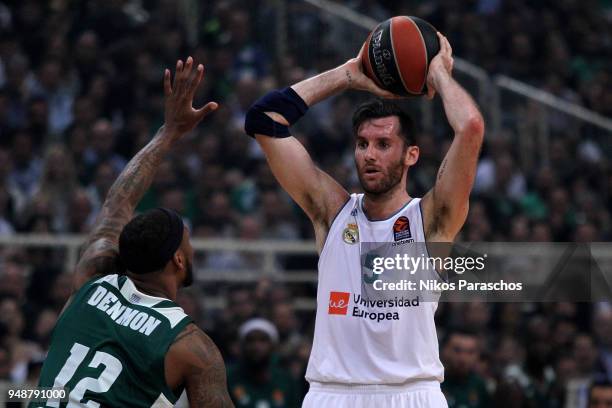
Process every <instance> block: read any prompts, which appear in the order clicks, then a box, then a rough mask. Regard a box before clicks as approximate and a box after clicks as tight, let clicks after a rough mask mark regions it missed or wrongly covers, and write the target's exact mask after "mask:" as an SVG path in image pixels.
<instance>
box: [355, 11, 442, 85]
mask: <svg viewBox="0 0 612 408" xmlns="http://www.w3.org/2000/svg"><path fill="white" fill-rule="evenodd" d="M436 32H437V30H436V29H435V28H434V26H432V25H431V24H429V23H428V22H427V21H425V20H423V19H420V18H418V17H412V16H396V17H392V18H390V19H388V20H385V21H383V22H382V23H380V24H379V25H378V26H376V28H375V29H374V30H372V32H371V33H370V34H369V35H368V38H367V40H366V41H365V44H364V46H363V47H362V51H361V52H363V53H364V55H363V58H362V61H363V68H364V72H365V74H366V75H367V76H368V77H370V78H371V79H372V80H374V82H376V84H377V85H378V86H379V87H381V88H383V89H386V90H388V91H390V92H393V93H394V94H396V95H400V96H416V95H423V94H425V93H427V70H428V68H429V63H430V62H431V60H432V59H433V57H435V56H436V54H437V53H438V51H439V50H440V43H439V41H438V36H437V35H436Z"/></svg>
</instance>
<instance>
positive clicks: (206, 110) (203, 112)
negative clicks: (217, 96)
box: [196, 102, 219, 120]
mask: <svg viewBox="0 0 612 408" xmlns="http://www.w3.org/2000/svg"><path fill="white" fill-rule="evenodd" d="M218 107H219V104H218V103H217V102H208V103H207V104H206V105H204V106H202V107H201V108H200V109H196V113H197V115H198V117H199V118H200V120H201V119H202V118H204V117H205V116H207V115H208V114H210V113H212V112H214V111H215V110H217V108H218Z"/></svg>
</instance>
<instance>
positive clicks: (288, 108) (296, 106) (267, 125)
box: [244, 87, 308, 138]
mask: <svg viewBox="0 0 612 408" xmlns="http://www.w3.org/2000/svg"><path fill="white" fill-rule="evenodd" d="M307 110H308V105H306V102H304V100H303V99H302V98H301V97H300V96H299V95H298V94H297V93H296V92H295V91H294V90H293V89H291V88H290V87H287V88H285V89H283V90H280V91H279V90H275V91H272V92H269V93H267V94H266V95H264V96H262V97H261V98H259V99H258V100H257V101H256V102H255V103H254V104H253V105H251V107H250V108H249V110H248V111H247V114H246V118H245V121H244V130H245V132H246V133H247V134H248V135H249V136H251V137H254V136H255V134H256V133H257V134H261V135H266V136H271V137H278V138H282V137H287V136H289V135H290V133H289V127H288V126H285V125H283V124H281V123H278V122H276V121H275V120H273V119H272V118H270V117H269V116H268V115H266V114H265V112H276V113H278V114H280V115H282V116H283V117H284V118H285V119H286V120H287V122H289V125H290V126H291V125H293V124H294V123H295V122H297V121H298V120H299V119H300V118H301V117H302V116H304V114H305V113H306V111H307Z"/></svg>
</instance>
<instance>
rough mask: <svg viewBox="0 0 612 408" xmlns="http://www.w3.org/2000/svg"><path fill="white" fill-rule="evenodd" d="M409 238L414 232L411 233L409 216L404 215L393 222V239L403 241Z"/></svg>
mask: <svg viewBox="0 0 612 408" xmlns="http://www.w3.org/2000/svg"><path fill="white" fill-rule="evenodd" d="M408 238H412V234H411V233H410V221H409V220H408V217H406V216H403V215H402V216H401V217H399V218H398V219H397V220H395V222H394V223H393V239H394V240H395V241H401V240H404V239H408Z"/></svg>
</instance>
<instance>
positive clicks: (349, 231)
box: [342, 223, 359, 245]
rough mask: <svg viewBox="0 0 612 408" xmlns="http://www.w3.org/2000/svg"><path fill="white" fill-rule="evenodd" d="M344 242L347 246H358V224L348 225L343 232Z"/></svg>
mask: <svg viewBox="0 0 612 408" xmlns="http://www.w3.org/2000/svg"><path fill="white" fill-rule="evenodd" d="M342 240H344V242H346V243H347V244H351V245H353V244H356V243H357V242H359V227H358V226H357V224H354V223H348V224H347V225H346V228H345V229H344V231H343V232H342Z"/></svg>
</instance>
